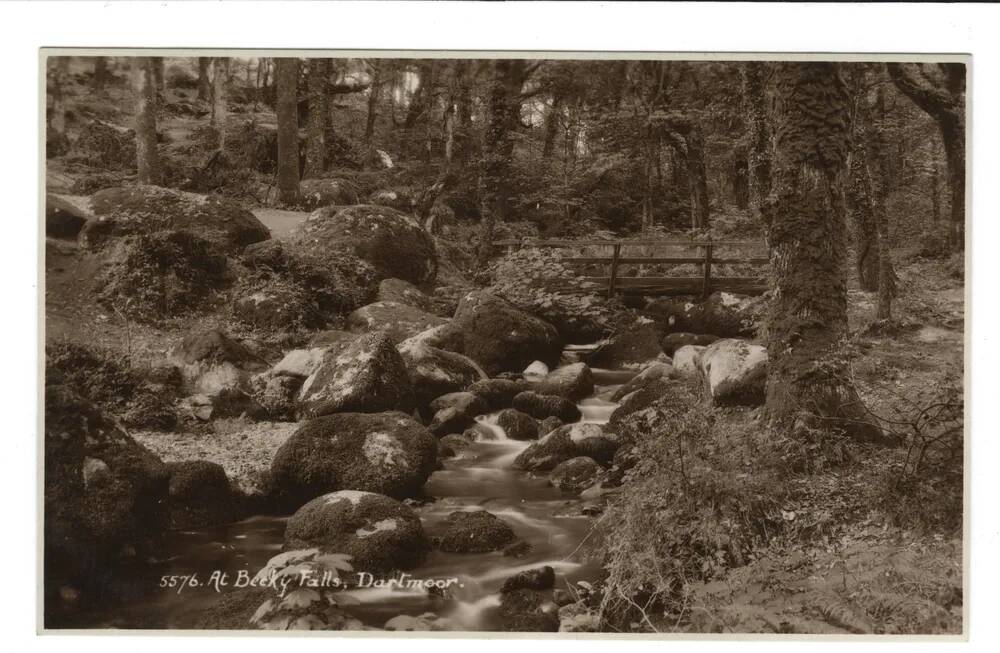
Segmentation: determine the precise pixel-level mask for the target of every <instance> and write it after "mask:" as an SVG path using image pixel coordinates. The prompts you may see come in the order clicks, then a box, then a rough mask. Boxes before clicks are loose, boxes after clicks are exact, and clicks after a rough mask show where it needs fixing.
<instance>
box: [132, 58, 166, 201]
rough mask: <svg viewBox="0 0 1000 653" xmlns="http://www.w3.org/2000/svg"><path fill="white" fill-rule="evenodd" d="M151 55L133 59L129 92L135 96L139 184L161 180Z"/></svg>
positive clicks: (154, 81)
mask: <svg viewBox="0 0 1000 653" xmlns="http://www.w3.org/2000/svg"><path fill="white" fill-rule="evenodd" d="M154 68H155V64H154V63H153V61H152V58H151V57H137V58H136V59H134V60H133V61H132V70H131V76H132V93H133V95H134V96H135V150H136V152H135V154H136V157H135V158H136V167H137V171H138V182H139V183H140V184H154V185H156V184H159V183H160V160H159V155H158V153H157V151H156V79H155V72H154Z"/></svg>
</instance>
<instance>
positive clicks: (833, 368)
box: [762, 63, 879, 437]
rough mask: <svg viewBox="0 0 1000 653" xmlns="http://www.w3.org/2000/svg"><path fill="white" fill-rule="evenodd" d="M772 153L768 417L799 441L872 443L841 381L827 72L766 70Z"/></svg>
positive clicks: (835, 92) (832, 88)
mask: <svg viewBox="0 0 1000 653" xmlns="http://www.w3.org/2000/svg"><path fill="white" fill-rule="evenodd" d="M775 79H776V89H777V96H778V102H777V107H776V148H775V157H774V161H773V171H772V190H771V194H770V195H769V197H768V199H767V201H766V202H765V203H764V206H763V207H762V209H763V213H764V217H765V224H767V225H768V231H769V238H768V242H769V244H770V249H771V266H772V270H773V274H774V298H773V300H772V304H771V314H770V319H769V322H768V325H767V337H768V356H769V361H768V374H767V410H768V413H769V416H770V418H771V419H772V421H773V422H774V423H775V424H777V425H780V426H782V427H792V426H794V427H795V429H794V432H795V433H796V434H797V435H800V436H802V437H806V434H807V433H808V430H809V428H810V427H838V428H843V429H844V430H846V431H847V432H849V433H851V434H853V435H855V436H858V437H877V436H878V435H879V433H878V429H877V428H876V427H874V426H873V425H872V424H871V423H870V422H869V421H868V420H867V419H866V418H865V415H866V414H865V412H864V410H863V407H862V406H861V405H860V403H859V399H858V396H857V392H856V390H855V389H854V387H853V385H852V384H851V383H850V381H849V380H848V379H847V378H846V374H845V371H846V360H844V359H843V356H842V351H841V350H842V343H841V339H842V338H843V337H844V336H845V335H846V333H847V278H846V274H845V263H846V255H847V246H846V238H847V236H846V229H845V224H844V197H843V191H842V185H843V182H844V176H845V174H846V172H847V166H846V164H847V156H848V139H849V118H848V115H849V114H848V94H847V89H846V87H845V85H844V82H843V80H842V79H841V76H840V73H839V70H838V68H837V65H836V64H831V63H787V64H781V65H780V66H779V67H778V69H777V70H776V72H775Z"/></svg>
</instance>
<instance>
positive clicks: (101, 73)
mask: <svg viewBox="0 0 1000 653" xmlns="http://www.w3.org/2000/svg"><path fill="white" fill-rule="evenodd" d="M107 83H108V58H107V57H94V92H95V93H103V92H104V87H105V86H107Z"/></svg>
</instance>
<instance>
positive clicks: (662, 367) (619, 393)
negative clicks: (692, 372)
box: [611, 363, 681, 401]
mask: <svg viewBox="0 0 1000 653" xmlns="http://www.w3.org/2000/svg"><path fill="white" fill-rule="evenodd" d="M680 376H681V375H680V373H679V372H678V371H677V370H675V369H674V366H673V365H671V364H670V363H653V364H651V365H647V366H646V367H645V368H643V370H642V371H641V372H639V373H638V374H636V375H635V376H633V377H632V378H631V379H629V380H628V381H626V382H625V383H623V384H622V386H621V387H620V388H618V389H617V390H615V392H614V394H612V395H611V401H621V400H622V399H623V398H624V397H626V396H628V395H630V394H632V393H633V392H635V391H637V390H639V389H641V388H643V387H645V386H646V385H648V384H650V383H652V382H653V381H657V380H659V379H676V378H679V377H680Z"/></svg>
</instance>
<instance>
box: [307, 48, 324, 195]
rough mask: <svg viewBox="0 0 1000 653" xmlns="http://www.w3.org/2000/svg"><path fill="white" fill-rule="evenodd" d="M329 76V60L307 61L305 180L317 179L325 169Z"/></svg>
mask: <svg viewBox="0 0 1000 653" xmlns="http://www.w3.org/2000/svg"><path fill="white" fill-rule="evenodd" d="M329 75H330V60H329V59H310V60H309V124H308V126H307V127H306V168H305V174H304V175H303V177H306V178H310V177H319V176H321V175H322V174H323V170H325V168H326V128H327V123H328V119H329V114H330V103H329V96H328V95H327V85H328V83H329Z"/></svg>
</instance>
